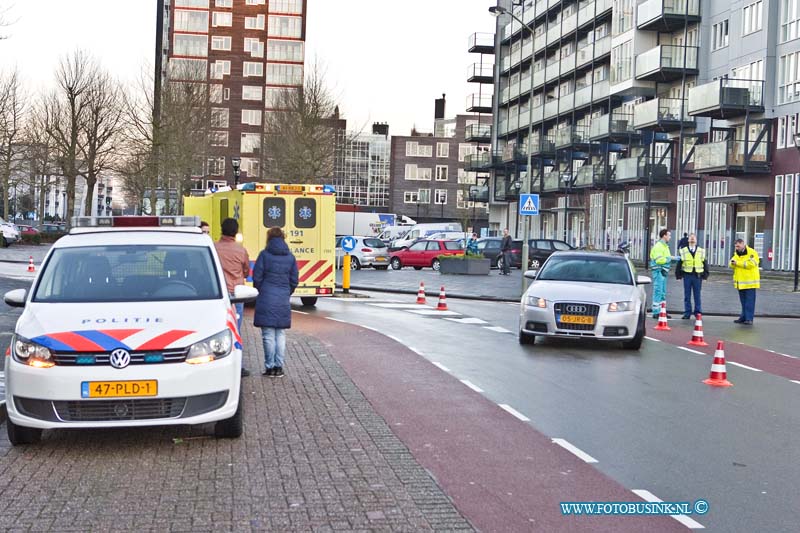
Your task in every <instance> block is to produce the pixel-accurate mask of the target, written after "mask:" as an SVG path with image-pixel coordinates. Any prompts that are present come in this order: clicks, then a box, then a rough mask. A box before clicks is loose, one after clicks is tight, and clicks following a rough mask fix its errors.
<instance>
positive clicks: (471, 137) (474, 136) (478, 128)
mask: <svg viewBox="0 0 800 533" xmlns="http://www.w3.org/2000/svg"><path fill="white" fill-rule="evenodd" d="M464 140H465V141H467V142H468V143H488V142H491V141H492V126H491V124H470V125H469V126H467V128H466V130H465V132H464Z"/></svg>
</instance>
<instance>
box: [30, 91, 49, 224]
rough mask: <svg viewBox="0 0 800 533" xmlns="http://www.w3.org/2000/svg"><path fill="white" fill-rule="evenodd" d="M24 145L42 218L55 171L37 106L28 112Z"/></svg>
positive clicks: (42, 112)
mask: <svg viewBox="0 0 800 533" xmlns="http://www.w3.org/2000/svg"><path fill="white" fill-rule="evenodd" d="M24 139H25V141H24V142H25V146H26V149H27V154H26V155H27V159H28V162H29V164H30V182H31V189H32V190H34V191H36V190H38V191H39V198H38V200H39V201H38V202H37V205H36V211H37V213H38V214H39V219H40V220H44V216H45V215H44V213H45V209H46V205H45V201H46V198H47V196H48V194H49V193H50V190H51V188H52V185H53V181H54V178H53V174H55V173H57V169H56V164H55V154H54V153H53V147H52V145H51V140H50V136H49V135H48V134H47V130H46V128H45V119H44V110H43V109H41V106H37V107H35V108H34V109H32V110H31V112H30V113H29V120H28V121H27V122H26V128H25V134H24Z"/></svg>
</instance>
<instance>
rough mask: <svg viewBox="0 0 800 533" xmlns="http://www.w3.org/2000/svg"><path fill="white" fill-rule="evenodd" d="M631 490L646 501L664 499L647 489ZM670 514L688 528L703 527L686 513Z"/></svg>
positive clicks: (651, 501)
mask: <svg viewBox="0 0 800 533" xmlns="http://www.w3.org/2000/svg"><path fill="white" fill-rule="evenodd" d="M631 492H633V493H634V494H636V495H637V496H638V497H640V498H641V499H643V500H644V501H646V502H650V503H655V502H663V501H664V500H662V499H660V498H658V497H657V496H656V495H655V494H653V493H652V492H650V491H649V490H643V489H634V490H632V491H631ZM670 516H671V517H672V518H674V519H675V520H677V521H678V522H680V523H681V524H683V525H684V526H686V527H688V528H689V529H705V526H704V525H703V524H700V523H699V522H697V521H695V520H692V519H691V518H689V517H688V516H686V515H682V514H671V515H670Z"/></svg>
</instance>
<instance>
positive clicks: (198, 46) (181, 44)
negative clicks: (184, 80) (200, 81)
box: [173, 33, 208, 57]
mask: <svg viewBox="0 0 800 533" xmlns="http://www.w3.org/2000/svg"><path fill="white" fill-rule="evenodd" d="M173 46H174V48H173V53H174V54H175V55H176V56H192V57H207V56H208V36H207V35H182V34H180V33H176V34H175V39H174V45H173Z"/></svg>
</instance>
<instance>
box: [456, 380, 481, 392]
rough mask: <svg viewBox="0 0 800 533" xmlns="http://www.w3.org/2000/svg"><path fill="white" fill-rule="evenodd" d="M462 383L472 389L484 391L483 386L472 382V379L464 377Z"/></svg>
mask: <svg viewBox="0 0 800 533" xmlns="http://www.w3.org/2000/svg"><path fill="white" fill-rule="evenodd" d="M461 383H463V384H464V385H466V386H467V387H469V388H470V389H472V390H474V391H475V392H483V389H482V388H480V387H478V386H477V385H475V384H474V383H472V382H471V381H470V380H468V379H462V380H461Z"/></svg>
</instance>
